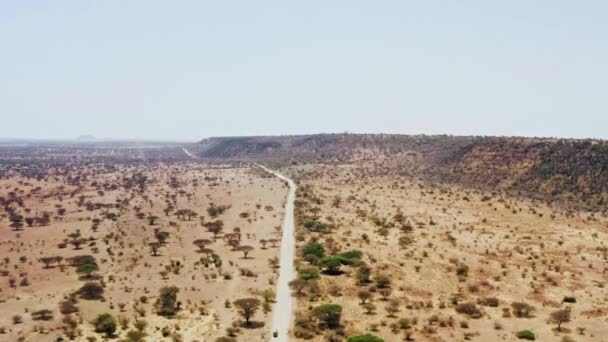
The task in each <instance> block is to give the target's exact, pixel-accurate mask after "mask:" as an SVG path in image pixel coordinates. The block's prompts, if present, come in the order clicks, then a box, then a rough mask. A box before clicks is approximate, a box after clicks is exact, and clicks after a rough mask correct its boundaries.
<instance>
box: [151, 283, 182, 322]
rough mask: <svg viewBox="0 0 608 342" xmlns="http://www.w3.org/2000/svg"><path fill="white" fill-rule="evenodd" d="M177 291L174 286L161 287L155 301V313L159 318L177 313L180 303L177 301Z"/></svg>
mask: <svg viewBox="0 0 608 342" xmlns="http://www.w3.org/2000/svg"><path fill="white" fill-rule="evenodd" d="M178 292H179V289H178V288H177V287H175V286H169V287H163V288H162V289H160V294H159V296H158V299H157V300H156V303H155V306H156V313H158V314H159V315H160V316H173V315H175V314H176V313H177V311H179V309H180V306H181V303H180V302H179V301H177V293H178Z"/></svg>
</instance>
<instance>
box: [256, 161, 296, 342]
mask: <svg viewBox="0 0 608 342" xmlns="http://www.w3.org/2000/svg"><path fill="white" fill-rule="evenodd" d="M260 167H261V168H263V169H264V170H266V171H268V172H270V173H272V174H273V175H275V176H277V177H279V178H280V179H282V180H284V181H286V182H287V183H288V184H289V193H288V194H287V203H286V204H285V218H284V220H283V237H282V238H281V255H280V259H281V261H280V269H279V282H278V284H277V290H276V291H277V293H276V303H275V305H274V315H273V318H272V330H271V335H270V336H271V337H270V340H271V341H277V342H287V341H289V327H290V326H291V320H292V317H293V312H292V311H293V298H292V296H291V290H290V289H289V282H290V281H291V280H292V279H294V278H295V271H294V267H293V259H294V257H295V250H296V241H295V237H294V220H293V201H294V199H295V197H296V185H295V183H294V182H293V181H292V180H291V179H289V178H287V177H285V176H283V175H281V174H280V173H278V172H276V171H273V170H270V169H268V168H266V167H264V166H261V165H260ZM274 331H278V333H279V336H277V337H276V338H274V337H272V332H274Z"/></svg>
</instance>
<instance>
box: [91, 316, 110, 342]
mask: <svg viewBox="0 0 608 342" xmlns="http://www.w3.org/2000/svg"><path fill="white" fill-rule="evenodd" d="M93 325H95V331H96V332H98V333H105V334H106V336H108V337H111V336H113V335H114V332H116V320H115V319H114V317H112V315H110V314H108V313H104V314H101V315H99V316H97V318H96V319H95V321H94V322H93Z"/></svg>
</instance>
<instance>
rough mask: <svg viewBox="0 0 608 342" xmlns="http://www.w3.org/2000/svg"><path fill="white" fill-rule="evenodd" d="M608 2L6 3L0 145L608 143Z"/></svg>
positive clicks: (1, 15) (0, 3)
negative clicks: (339, 138) (387, 140)
mask: <svg viewBox="0 0 608 342" xmlns="http://www.w3.org/2000/svg"><path fill="white" fill-rule="evenodd" d="M607 15H608V2H607V1H571V0H568V1H559V0H547V1H541V0H535V1H531V0H521V1H517V0H515V1H514V0H510V1H488V0H480V1H451V0H444V1H429V0H424V1H405V0H395V1H382V0H373V1H372V0H368V1H354V0H348V1H346V0H345V1H333V0H331V1H330V0H322V1H314V0H305V1H304V0H302V1H287V0H280V1H260V0H255V1H252V0H243V1H229V0H221V1H220V0H218V1H213V2H207V1H151V0H145V1H143V0H142V1H126V0H121V1H110V0H98V1H85V0H74V1H59V0H54V1H9V0H0V137H30V138H75V137H76V136H78V135H81V134H93V135H95V136H97V137H109V138H129V139H132V138H147V139H149V138H159V139H179V140H197V139H199V138H203V137H208V136H215V135H254V134H255V135H257V134H294V133H315V132H343V131H351V132H387V133H414V134H415V133H429V134H434V133H448V134H482V135H531V136H564V137H601V138H608V20H607Z"/></svg>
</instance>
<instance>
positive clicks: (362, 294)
mask: <svg viewBox="0 0 608 342" xmlns="http://www.w3.org/2000/svg"><path fill="white" fill-rule="evenodd" d="M357 297H359V299H360V300H361V305H363V304H365V303H366V302H367V301H368V300H369V299H371V298H372V293H371V292H370V291H368V290H361V291H359V292H358V293H357Z"/></svg>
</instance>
